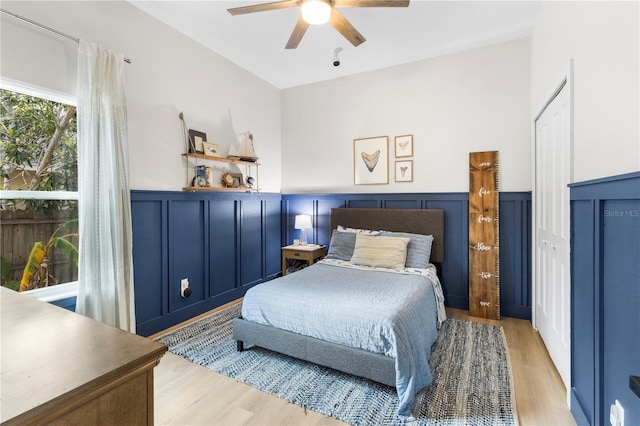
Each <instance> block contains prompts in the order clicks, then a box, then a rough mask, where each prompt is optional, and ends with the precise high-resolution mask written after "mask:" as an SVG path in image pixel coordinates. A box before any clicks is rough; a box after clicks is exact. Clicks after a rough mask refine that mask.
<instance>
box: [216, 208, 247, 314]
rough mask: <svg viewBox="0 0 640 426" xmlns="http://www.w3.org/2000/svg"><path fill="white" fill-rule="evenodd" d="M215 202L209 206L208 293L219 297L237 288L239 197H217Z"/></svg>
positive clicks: (238, 269) (238, 280)
mask: <svg viewBox="0 0 640 426" xmlns="http://www.w3.org/2000/svg"><path fill="white" fill-rule="evenodd" d="M212 204H213V205H212V206H210V207H209V232H210V241H209V244H210V246H211V250H210V252H209V253H210V254H209V265H210V266H209V268H210V269H209V297H220V296H224V295H226V294H228V293H231V292H234V291H235V290H236V289H237V288H238V285H239V284H238V283H239V282H240V277H239V276H238V272H239V271H240V266H239V262H240V241H239V238H238V235H239V233H238V229H237V227H236V224H237V223H238V219H237V214H238V211H239V205H238V204H239V201H237V200H233V199H230V200H217V201H215V203H213V202H212ZM230 265H233V267H231V268H230V267H229V266H230ZM224 303H226V302H224ZM224 303H222V304H224Z"/></svg>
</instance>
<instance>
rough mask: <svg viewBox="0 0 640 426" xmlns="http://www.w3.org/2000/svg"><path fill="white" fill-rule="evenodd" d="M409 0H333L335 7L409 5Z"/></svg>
mask: <svg viewBox="0 0 640 426" xmlns="http://www.w3.org/2000/svg"><path fill="white" fill-rule="evenodd" d="M407 6H409V0H333V7H407Z"/></svg>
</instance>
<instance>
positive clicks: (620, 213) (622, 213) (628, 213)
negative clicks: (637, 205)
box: [604, 209, 640, 217]
mask: <svg viewBox="0 0 640 426" xmlns="http://www.w3.org/2000/svg"><path fill="white" fill-rule="evenodd" d="M604 217H640V209H629V210H627V209H624V210H622V209H615V210H609V209H605V210H604Z"/></svg>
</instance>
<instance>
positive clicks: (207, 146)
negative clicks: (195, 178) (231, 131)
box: [202, 142, 222, 157]
mask: <svg viewBox="0 0 640 426" xmlns="http://www.w3.org/2000/svg"><path fill="white" fill-rule="evenodd" d="M202 149H203V151H204V155H206V156H208V157H222V153H221V152H220V145H217V144H215V143H209V142H202Z"/></svg>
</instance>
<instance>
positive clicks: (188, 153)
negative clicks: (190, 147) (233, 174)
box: [182, 152, 260, 166]
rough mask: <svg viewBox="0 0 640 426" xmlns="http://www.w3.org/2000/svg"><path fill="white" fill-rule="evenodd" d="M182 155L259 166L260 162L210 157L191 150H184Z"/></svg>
mask: <svg viewBox="0 0 640 426" xmlns="http://www.w3.org/2000/svg"><path fill="white" fill-rule="evenodd" d="M182 156H183V157H187V158H199V159H202V160H210V161H218V162H220V163H228V164H237V165H239V166H259V165H260V163H258V162H253V161H242V160H232V159H231V158H226V157H212V156H210V155H204V154H197V153H192V152H185V153H184V154H182Z"/></svg>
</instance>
